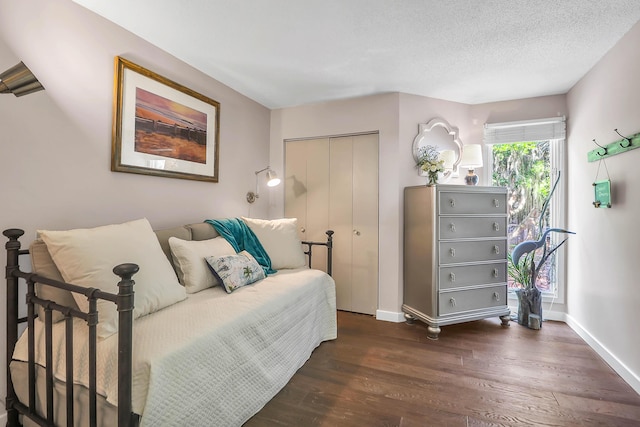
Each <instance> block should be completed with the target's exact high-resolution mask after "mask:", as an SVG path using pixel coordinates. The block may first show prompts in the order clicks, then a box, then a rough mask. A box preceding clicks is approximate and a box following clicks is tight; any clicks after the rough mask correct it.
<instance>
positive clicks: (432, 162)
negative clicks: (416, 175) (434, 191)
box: [416, 145, 444, 185]
mask: <svg viewBox="0 0 640 427" xmlns="http://www.w3.org/2000/svg"><path fill="white" fill-rule="evenodd" d="M416 167H417V168H418V169H419V170H420V175H423V176H425V175H426V177H427V185H435V184H437V183H438V173H441V172H444V160H441V159H440V152H439V151H438V149H437V148H436V147H434V146H433V145H425V146H423V147H420V148H419V149H418V160H417V162H416Z"/></svg>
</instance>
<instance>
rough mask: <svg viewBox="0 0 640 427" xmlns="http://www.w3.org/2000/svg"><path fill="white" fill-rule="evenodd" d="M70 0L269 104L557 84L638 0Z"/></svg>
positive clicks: (574, 77) (551, 88) (612, 37)
mask: <svg viewBox="0 0 640 427" xmlns="http://www.w3.org/2000/svg"><path fill="white" fill-rule="evenodd" d="M74 1H75V2H76V3H78V4H81V5H83V6H85V7H87V8H88V9H90V10H92V11H94V12H96V13H98V14H99V15H102V16H104V17H105V18H107V19H109V20H110V21H113V22H115V23H116V24H118V25H120V26H122V27H124V28H126V29H127V30H129V31H131V32H133V33H135V34H137V35H139V36H140V37H142V38H144V39H146V40H148V41H149V42H151V43H152V44H154V45H156V46H158V47H160V48H162V49H164V50H165V51H167V52H169V53H171V54H172V55H174V56H176V57H178V58H180V59H181V60H183V61H185V62H186V63H188V64H190V65H192V66H194V67H195V68H197V69H199V70H201V71H202V72H204V73H206V74H208V75H210V76H211V77H213V78H215V79H217V80H219V81H221V82H223V83H225V84H226V85H228V86H230V87H231V88H233V89H235V90H237V91H238V92H240V93H242V94H244V95H246V96H248V97H249V98H252V99H254V100H255V101H257V102H259V103H261V104H263V105H265V106H266V107H269V108H280V107H289V106H294V105H301V104H306V103H311V102H317V101H327V100H333V99H341V98H350V97H356V96H362V95H370V94H375V93H384V92H405V93H410V94H416V95H422V96H428V97H433V98H441V99H446V100H450V101H456V102H462V103H467V104H478V103H485V102H493V101H502V100H508V99H519V98H528V97H534V96H543V95H552V94H561V93H566V92H567V91H568V90H569V89H570V88H571V87H572V86H573V85H574V84H575V83H576V82H577V81H578V80H579V79H580V78H581V77H582V76H583V75H584V74H585V73H587V72H588V71H589V70H590V69H591V67H592V66H593V65H594V64H595V63H596V62H597V61H598V60H599V59H600V58H602V56H603V55H604V54H605V53H606V52H607V51H608V50H609V49H610V48H611V47H613V45H615V44H616V42H617V41H618V40H619V39H620V38H621V37H622V36H623V35H624V34H625V33H626V32H627V31H628V30H629V29H630V28H631V27H632V26H633V25H634V24H635V23H636V22H638V20H640V1H639V0H553V1H551V0H536V1H532V0H482V1H481V0H447V1H445V0H402V1H400V0H297V1H296V0H268V1H267V0H235V1H232V0H190V1H186V0H182V1H176V0H172V1H169V0H135V1H132V0H110V1H104V0H74ZM142 17H144V19H142Z"/></svg>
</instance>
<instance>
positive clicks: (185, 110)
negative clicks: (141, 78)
mask: <svg viewBox="0 0 640 427" xmlns="http://www.w3.org/2000/svg"><path fill="white" fill-rule="evenodd" d="M135 151H136V152H139V153H145V154H152V155H156V156H162V157H168V158H172V159H180V160H186V161H190V162H196V163H206V161H207V114H206V113H203V112H201V111H197V110H195V109H193V108H190V107H187V106H185V105H182V104H179V103H177V102H174V101H172V100H170V99H167V98H164V97H162V96H159V95H156V94H154V93H151V92H148V91H146V90H144V89H141V88H139V87H138V88H136V117H135Z"/></svg>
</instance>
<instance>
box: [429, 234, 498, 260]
mask: <svg viewBox="0 0 640 427" xmlns="http://www.w3.org/2000/svg"><path fill="white" fill-rule="evenodd" d="M438 253H439V254H440V265H443V264H456V263H462V262H474V261H495V260H501V259H507V241H506V240H480V241H476V242H440V243H439V252H438Z"/></svg>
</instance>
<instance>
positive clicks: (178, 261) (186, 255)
mask: <svg viewBox="0 0 640 427" xmlns="http://www.w3.org/2000/svg"><path fill="white" fill-rule="evenodd" d="M169 247H171V256H172V257H173V263H174V265H175V267H176V271H177V272H178V279H180V283H182V284H183V285H184V287H185V289H186V290H187V293H188V294H193V293H195V292H198V291H201V290H203V289H207V288H211V287H213V286H215V285H217V284H218V283H219V282H218V280H217V278H216V277H215V276H214V275H213V274H211V273H210V272H209V268H208V267H207V262H206V261H205V258H206V257H208V256H214V257H219V256H223V255H235V254H236V251H235V250H234V249H233V247H232V246H231V245H230V244H229V242H227V241H226V240H225V239H224V238H222V237H216V238H215V239H208V240H200V241H196V240H182V239H178V238H177V237H170V238H169Z"/></svg>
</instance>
